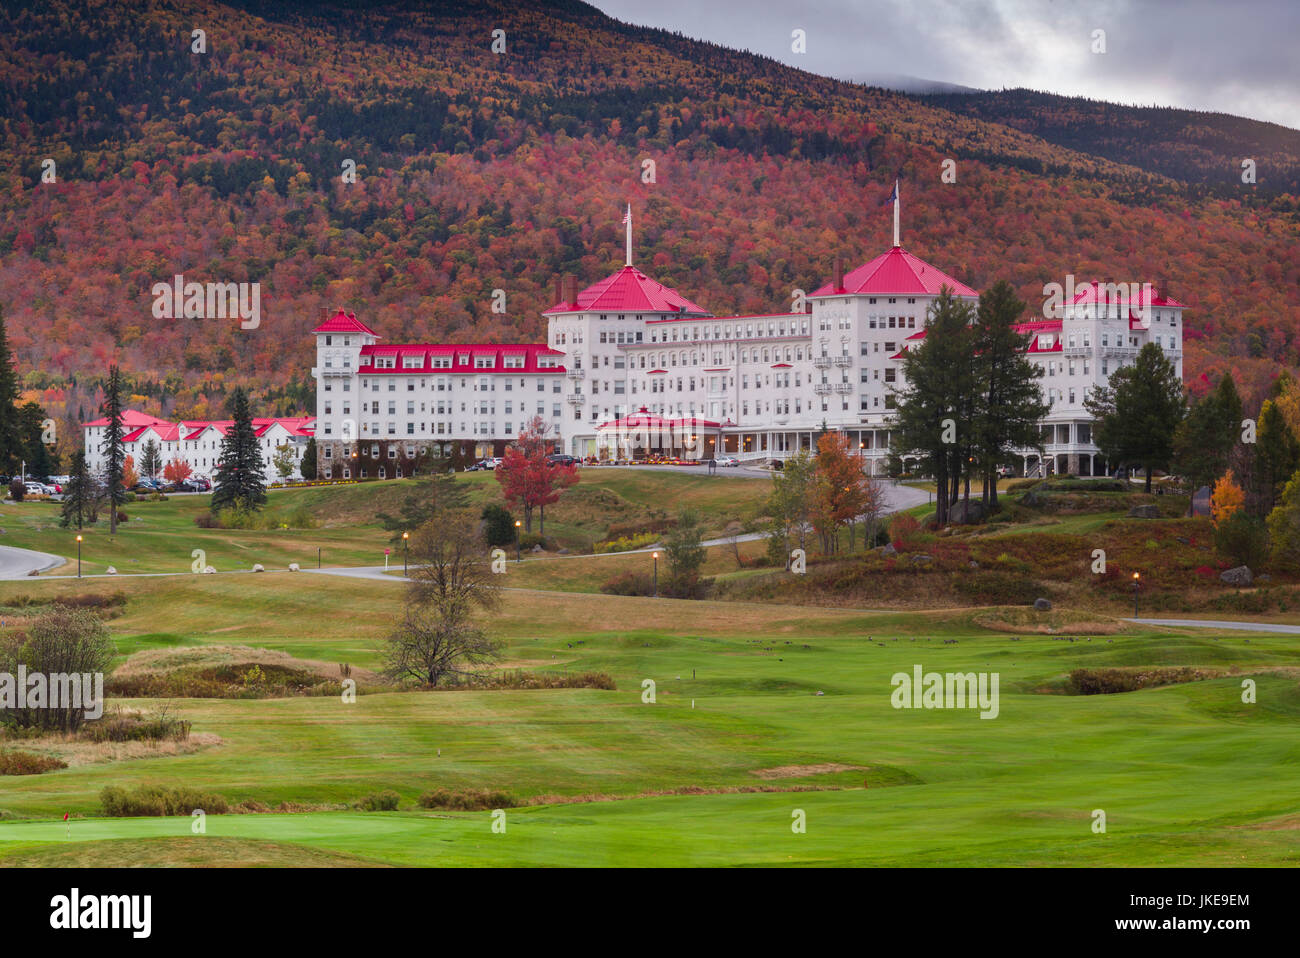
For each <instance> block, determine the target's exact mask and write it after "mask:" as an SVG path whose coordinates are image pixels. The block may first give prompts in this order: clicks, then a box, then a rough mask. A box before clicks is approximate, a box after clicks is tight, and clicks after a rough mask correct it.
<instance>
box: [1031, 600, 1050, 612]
mask: <svg viewBox="0 0 1300 958" xmlns="http://www.w3.org/2000/svg"><path fill="white" fill-rule="evenodd" d="M1034 608H1035V609H1037V610H1038V611H1039V612H1051V611H1052V600H1051V599H1044V598H1042V597H1041V596H1039V597H1038V598H1037V599H1035V600H1034Z"/></svg>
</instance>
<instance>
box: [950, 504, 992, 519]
mask: <svg viewBox="0 0 1300 958" xmlns="http://www.w3.org/2000/svg"><path fill="white" fill-rule="evenodd" d="M987 512H988V510H986V509H985V508H984V503H983V502H981V501H980V500H978V499H972V500H971V501H970V502H967V501H966V500H965V499H959V500H958V501H957V502H954V503H953V504H952V508H950V509H949V510H948V521H949V522H959V523H962V524H963V525H965V524H969V523H971V522H979V521H981V520H982V519H983V518H984V516H985V515H986V514H987Z"/></svg>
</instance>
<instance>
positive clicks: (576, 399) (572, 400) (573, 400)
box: [564, 393, 587, 406]
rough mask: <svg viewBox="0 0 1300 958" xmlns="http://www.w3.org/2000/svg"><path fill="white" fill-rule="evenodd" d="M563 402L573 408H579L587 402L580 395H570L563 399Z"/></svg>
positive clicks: (584, 397) (585, 398)
mask: <svg viewBox="0 0 1300 958" xmlns="http://www.w3.org/2000/svg"><path fill="white" fill-rule="evenodd" d="M564 399H565V401H566V402H568V403H569V404H570V405H573V406H580V405H582V404H583V403H585V402H586V401H587V397H586V396H584V395H583V394H582V393H570V394H569V395H567V396H565V397H564Z"/></svg>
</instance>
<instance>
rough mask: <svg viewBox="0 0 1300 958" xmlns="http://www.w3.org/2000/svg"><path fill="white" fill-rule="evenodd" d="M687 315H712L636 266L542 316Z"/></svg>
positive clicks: (625, 267)
mask: <svg viewBox="0 0 1300 958" xmlns="http://www.w3.org/2000/svg"><path fill="white" fill-rule="evenodd" d="M683 309H684V310H686V312H688V313H703V314H704V315H705V316H708V315H710V313H709V311H708V310H706V309H704V308H703V307H702V306H697V305H696V304H695V303H692V302H691V301H690V300H689V299H687V298H686V297H685V296H683V295H681V294H680V293H679V292H677V290H675V289H672V288H670V287H668V286H665V285H663V284H662V283H657V282H655V281H654V280H652V279H651V278H650V277H649V276H647V275H646V274H645V273H643V272H641V271H640V270H639V269H637V268H636V267H635V266H624V267H623V268H622V269H620V270H619V271H618V272H617V273H614V274H612V275H610V276H607V277H605V278H604V279H602V280H601V281H600V282H599V283H595V284H593V285H591V286H588V287H587V288H586V289H584V290H583V291H582V292H581V293H579V294H578V298H577V299H576V300H574V301H573V302H571V303H565V302H559V303H556V304H555V305H554V306H552V307H551V308H550V309H548V310H546V312H545V313H543V314H542V315H544V316H545V315H549V314H551V313H573V312H577V311H578V310H604V311H605V312H623V313H629V312H630V313H676V312H680V311H681V310H683Z"/></svg>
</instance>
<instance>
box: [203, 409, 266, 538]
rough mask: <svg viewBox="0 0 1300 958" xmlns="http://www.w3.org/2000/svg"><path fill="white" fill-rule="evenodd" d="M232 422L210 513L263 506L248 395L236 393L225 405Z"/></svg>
mask: <svg viewBox="0 0 1300 958" xmlns="http://www.w3.org/2000/svg"><path fill="white" fill-rule="evenodd" d="M226 411H227V412H229V413H230V418H231V419H232V420H233V421H232V422H231V424H230V427H229V428H228V429H227V430H226V435H225V437H224V438H223V439H222V440H221V460H220V462H219V464H218V465H217V474H216V478H215V480H214V482H213V485H212V511H213V512H219V511H221V510H222V509H226V508H229V507H232V506H233V507H237V508H240V509H248V510H254V509H257V508H259V507H260V506H261V505H262V504H263V503H264V502H266V483H265V477H264V476H263V475H262V454H261V452H260V451H259V450H258V448H257V433H256V432H255V431H254V430H253V417H252V415H251V414H250V413H249V411H248V394H247V393H245V392H244V390H243V389H242V388H240V389H236V390H235V391H234V392H233V393H231V395H230V399H229V401H228V402H227V403H226Z"/></svg>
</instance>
